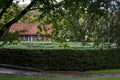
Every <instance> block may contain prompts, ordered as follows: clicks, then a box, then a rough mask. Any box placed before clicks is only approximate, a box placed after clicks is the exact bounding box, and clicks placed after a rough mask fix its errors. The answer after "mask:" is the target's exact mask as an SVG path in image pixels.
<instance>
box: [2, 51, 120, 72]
mask: <svg viewBox="0 0 120 80" xmlns="http://www.w3.org/2000/svg"><path fill="white" fill-rule="evenodd" d="M119 52H120V50H119V49H111V50H69V49H65V50H64V49H63V50H23V49H0V63H2V64H11V65H18V66H25V67H32V68H37V69H42V70H61V71H86V70H101V69H116V68H120V62H119V60H120V56H119V55H120V54H119Z"/></svg>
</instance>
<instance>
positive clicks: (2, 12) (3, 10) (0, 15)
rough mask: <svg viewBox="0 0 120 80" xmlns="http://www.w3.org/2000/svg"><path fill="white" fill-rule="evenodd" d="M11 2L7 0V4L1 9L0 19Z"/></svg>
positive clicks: (11, 0)
mask: <svg viewBox="0 0 120 80" xmlns="http://www.w3.org/2000/svg"><path fill="white" fill-rule="evenodd" d="M12 2H13V0H9V1H8V2H7V4H6V5H5V7H4V8H3V9H2V11H1V13H0V19H1V17H2V16H3V14H4V13H6V11H7V9H8V8H9V7H10V5H11V4H12Z"/></svg>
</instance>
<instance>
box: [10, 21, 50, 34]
mask: <svg viewBox="0 0 120 80" xmlns="http://www.w3.org/2000/svg"><path fill="white" fill-rule="evenodd" d="M38 26H40V24H39V23H14V24H13V25H12V26H11V28H10V30H9V32H12V33H13V32H16V31H21V30H25V32H24V33H23V32H21V33H20V34H21V35H37V33H38V32H39V33H41V34H51V33H52V29H51V28H52V25H51V24H49V25H42V26H41V28H43V27H44V28H45V29H42V30H39V29H38Z"/></svg>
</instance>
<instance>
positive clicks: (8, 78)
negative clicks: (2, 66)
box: [0, 74, 120, 80]
mask: <svg viewBox="0 0 120 80" xmlns="http://www.w3.org/2000/svg"><path fill="white" fill-rule="evenodd" d="M0 80H120V78H117V77H111V78H47V77H38V76H23V75H8V74H0Z"/></svg>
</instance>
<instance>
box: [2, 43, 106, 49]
mask: <svg viewBox="0 0 120 80" xmlns="http://www.w3.org/2000/svg"><path fill="white" fill-rule="evenodd" d="M100 47H105V46H103V44H102V45H101V46H100ZM1 48H7V49H80V50H91V49H98V48H97V47H95V46H94V43H82V42H64V43H58V42H28V41H21V42H20V43H18V44H15V45H13V44H10V45H8V44H6V45H4V46H2V47H1Z"/></svg>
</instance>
